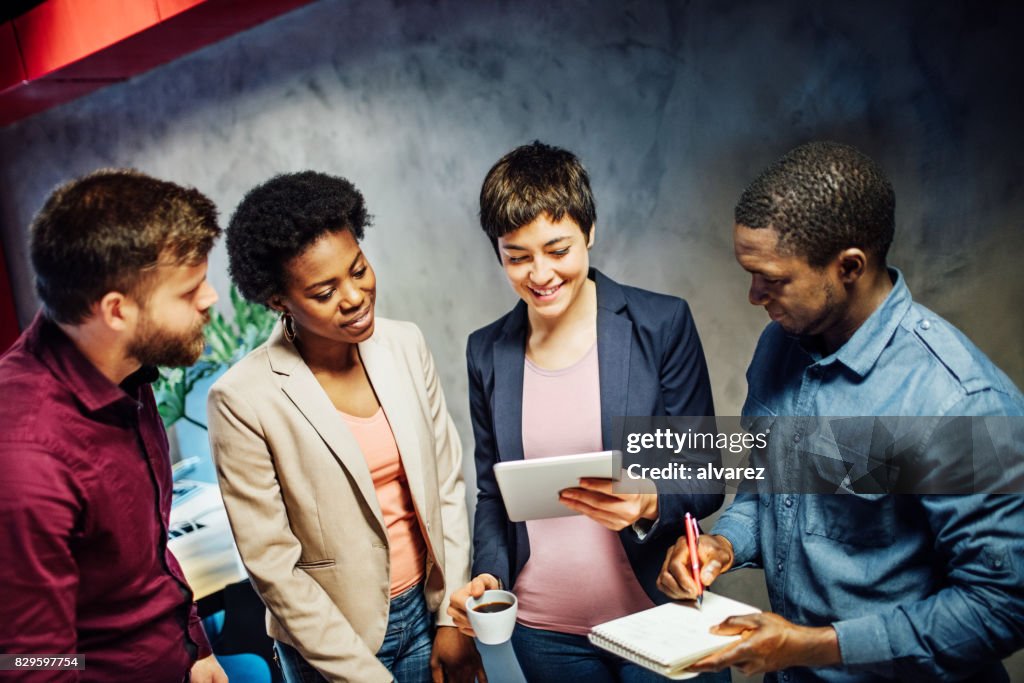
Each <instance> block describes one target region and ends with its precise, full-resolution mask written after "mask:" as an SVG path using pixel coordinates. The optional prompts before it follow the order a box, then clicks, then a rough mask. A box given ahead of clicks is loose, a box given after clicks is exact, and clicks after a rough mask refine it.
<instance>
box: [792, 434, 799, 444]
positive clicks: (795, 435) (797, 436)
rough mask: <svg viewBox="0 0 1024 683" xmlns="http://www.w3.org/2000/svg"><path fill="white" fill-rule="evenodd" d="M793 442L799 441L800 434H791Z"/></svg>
mask: <svg viewBox="0 0 1024 683" xmlns="http://www.w3.org/2000/svg"><path fill="white" fill-rule="evenodd" d="M793 443H800V435H799V434H794V435H793Z"/></svg>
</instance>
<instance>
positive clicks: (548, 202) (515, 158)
mask: <svg viewBox="0 0 1024 683" xmlns="http://www.w3.org/2000/svg"><path fill="white" fill-rule="evenodd" d="M544 213H546V214H548V215H549V216H550V217H551V219H552V220H554V221H559V220H561V219H562V218H563V217H564V216H565V215H567V214H568V215H569V217H570V218H572V219H573V220H574V221H576V224H577V225H579V226H580V229H581V230H582V231H583V235H584V236H585V237H586V238H587V239H588V240H589V239H590V231H591V229H592V228H593V227H594V221H595V220H597V208H596V206H595V204H594V195H593V193H592V192H591V191H590V176H588V175H587V171H586V169H585V168H583V164H581V163H580V160H579V159H578V158H577V157H576V155H575V154H573V153H572V152H570V151H568V150H565V149H561V148H559V147H552V146H551V145H545V144H544V143H542V142H541V141H539V140H535V141H534V142H533V143H532V144H529V145H522V146H521V147H516V148H515V149H514V150H512V151H511V152H509V153H508V154H506V155H505V156H503V157H502V158H501V159H499V160H498V163H496V164H494V166H492V167H491V170H490V171H488V172H487V177H486V178H484V184H483V187H481V188H480V227H482V228H483V230H484V232H485V233H486V234H487V236H488V237H489V238H490V239H491V245H492V246H493V247H494V252H495V253H498V238H499V237H502V236H504V235H507V234H508V233H510V232H512V231H514V230H518V229H519V228H521V227H523V226H524V225H527V224H528V223H531V222H533V220H534V219H536V218H537V216H539V215H541V214H544ZM500 258H501V257H500V255H499V259H500Z"/></svg>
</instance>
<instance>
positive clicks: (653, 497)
mask: <svg viewBox="0 0 1024 683" xmlns="http://www.w3.org/2000/svg"><path fill="white" fill-rule="evenodd" d="M640 495H642V496H643V499H642V500H643V505H642V506H641V508H640V517H639V518H637V519H636V520H634V522H636V521H639V520H641V519H646V520H649V521H651V522H656V521H657V520H658V494H657V493H643V494H640Z"/></svg>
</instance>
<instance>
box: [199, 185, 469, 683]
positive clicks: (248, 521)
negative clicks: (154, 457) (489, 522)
mask: <svg viewBox="0 0 1024 683" xmlns="http://www.w3.org/2000/svg"><path fill="white" fill-rule="evenodd" d="M368 222H369V217H368V215H367V212H366V206H365V204H364V201H363V196H362V194H360V192H359V191H358V190H357V189H356V188H355V187H354V186H353V185H352V183H350V182H349V181H347V180H345V179H343V178H338V177H333V176H329V175H325V174H323V173H316V172H312V171H306V172H303V173H294V174H287V175H279V176H276V177H274V178H272V179H270V180H269V181H267V182H265V183H263V184H262V185H259V186H258V187H256V188H254V189H253V190H251V191H250V192H249V193H248V194H247V195H246V196H245V198H244V199H243V200H242V203H241V204H240V205H239V207H238V209H237V210H236V211H235V214H234V216H233V217H232V218H231V222H230V225H229V226H228V229H227V247H228V255H229V259H230V269H231V276H232V278H233V279H234V281H235V283H236V285H237V286H238V289H239V291H241V293H242V295H243V296H245V297H246V298H247V299H249V300H250V301H256V302H259V303H262V304H265V305H267V306H269V307H270V308H272V309H274V310H275V311H278V312H280V314H281V320H280V323H279V324H278V325H277V327H276V328H275V330H274V332H273V334H272V335H271V337H270V339H269V340H268V341H267V342H266V343H265V344H264V345H262V346H260V347H259V348H257V349H255V350H254V351H253V352H252V353H250V354H249V355H248V356H246V357H245V358H244V359H242V360H241V361H240V362H239V363H237V364H236V365H235V366H234V367H232V368H231V369H230V370H229V371H228V372H227V373H225V374H224V376H223V377H221V378H220V379H219V380H218V381H217V383H216V384H215V385H214V387H213V389H212V390H211V392H210V398H209V404H208V411H209V418H210V440H211V444H212V448H213V453H214V459H215V461H216V465H217V475H218V478H219V480H220V487H221V492H222V494H223V497H224V505H225V507H226V508H227V512H228V517H229V519H230V521H231V528H232V532H233V534H234V537H235V541H236V544H237V546H238V550H239V553H240V554H241V557H242V560H243V562H244V564H245V566H246V569H247V570H248V573H249V576H250V577H251V579H252V581H253V584H254V585H255V587H256V590H257V591H258V592H259V594H260V596H261V598H262V599H263V602H264V603H265V604H266V607H267V631H268V633H269V634H270V636H271V637H272V638H273V639H274V640H275V641H276V642H275V649H276V650H277V655H278V660H279V662H280V664H281V668H282V670H283V673H284V677H285V680H286V681H288V682H289V683H291V682H293V681H360V682H361V683H362V682H364V681H392V680H398V681H401V683H407V682H409V681H430V680H431V678H432V675H433V676H434V679H435V680H441V677H442V676H443V677H444V678H445V679H446V680H450V681H451V680H454V681H472V680H473V678H474V676H477V675H479V676H480V680H485V676H484V672H483V668H482V666H481V664H480V658H479V655H478V654H477V652H476V648H475V646H474V644H473V641H472V639H471V638H469V637H467V636H465V635H462V634H460V633H459V631H458V630H457V629H455V628H453V627H452V621H451V618H450V617H449V616H448V615H447V613H446V612H447V607H448V603H449V599H450V596H451V593H452V591H453V590H455V589H456V588H457V587H459V586H461V585H463V584H464V583H466V581H467V580H468V571H469V530H468V522H467V519H466V509H465V495H464V490H465V489H464V484H463V480H462V447H461V444H460V441H459V436H458V434H457V433H456V430H455V425H454V424H453V423H452V420H451V417H450V416H449V414H448V410H447V407H446V405H445V399H444V394H443V392H442V390H441V385H440V381H439V379H438V376H437V372H436V370H435V367H434V362H433V358H432V357H431V355H430V352H429V350H428V349H427V347H426V344H425V342H424V339H423V335H422V333H421V332H420V330H419V329H418V328H417V327H416V326H415V325H414V324H412V323H408V322H400V321H395V320H386V319H383V318H376V316H375V311H374V301H375V298H376V279H375V276H374V272H373V268H372V267H371V266H370V263H369V261H368V260H367V258H366V255H365V254H364V253H363V252H362V250H361V249H360V246H359V241H360V239H361V238H362V237H363V230H364V228H365V226H366V225H367V224H368Z"/></svg>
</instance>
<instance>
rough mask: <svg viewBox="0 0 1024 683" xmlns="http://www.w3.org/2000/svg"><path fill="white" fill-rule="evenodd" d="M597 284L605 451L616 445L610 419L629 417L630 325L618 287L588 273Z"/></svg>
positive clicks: (602, 437) (602, 433)
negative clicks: (622, 313)
mask: <svg viewBox="0 0 1024 683" xmlns="http://www.w3.org/2000/svg"><path fill="white" fill-rule="evenodd" d="M591 276H592V277H593V278H594V282H595V283H596V284H597V362H598V376H599V378H600V383H601V442H602V443H603V444H604V447H605V448H612V447H614V446H615V445H616V444H618V443H619V441H620V439H618V438H617V435H613V434H612V418H613V417H616V416H618V417H625V416H627V415H629V412H628V411H629V405H628V398H629V393H628V388H629V356H630V349H631V347H632V345H633V323H632V322H631V321H630V320H629V318H627V317H626V316H623V315H619V312H620V311H621V310H622V309H623V308H625V306H626V299H625V297H624V296H623V295H622V289H621V288H620V286H619V285H618V283H616V282H614V281H612V280H609V279H608V278H606V277H605V276H604V275H602V274H601V273H600V272H599V271H597V270H594V269H591Z"/></svg>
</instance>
